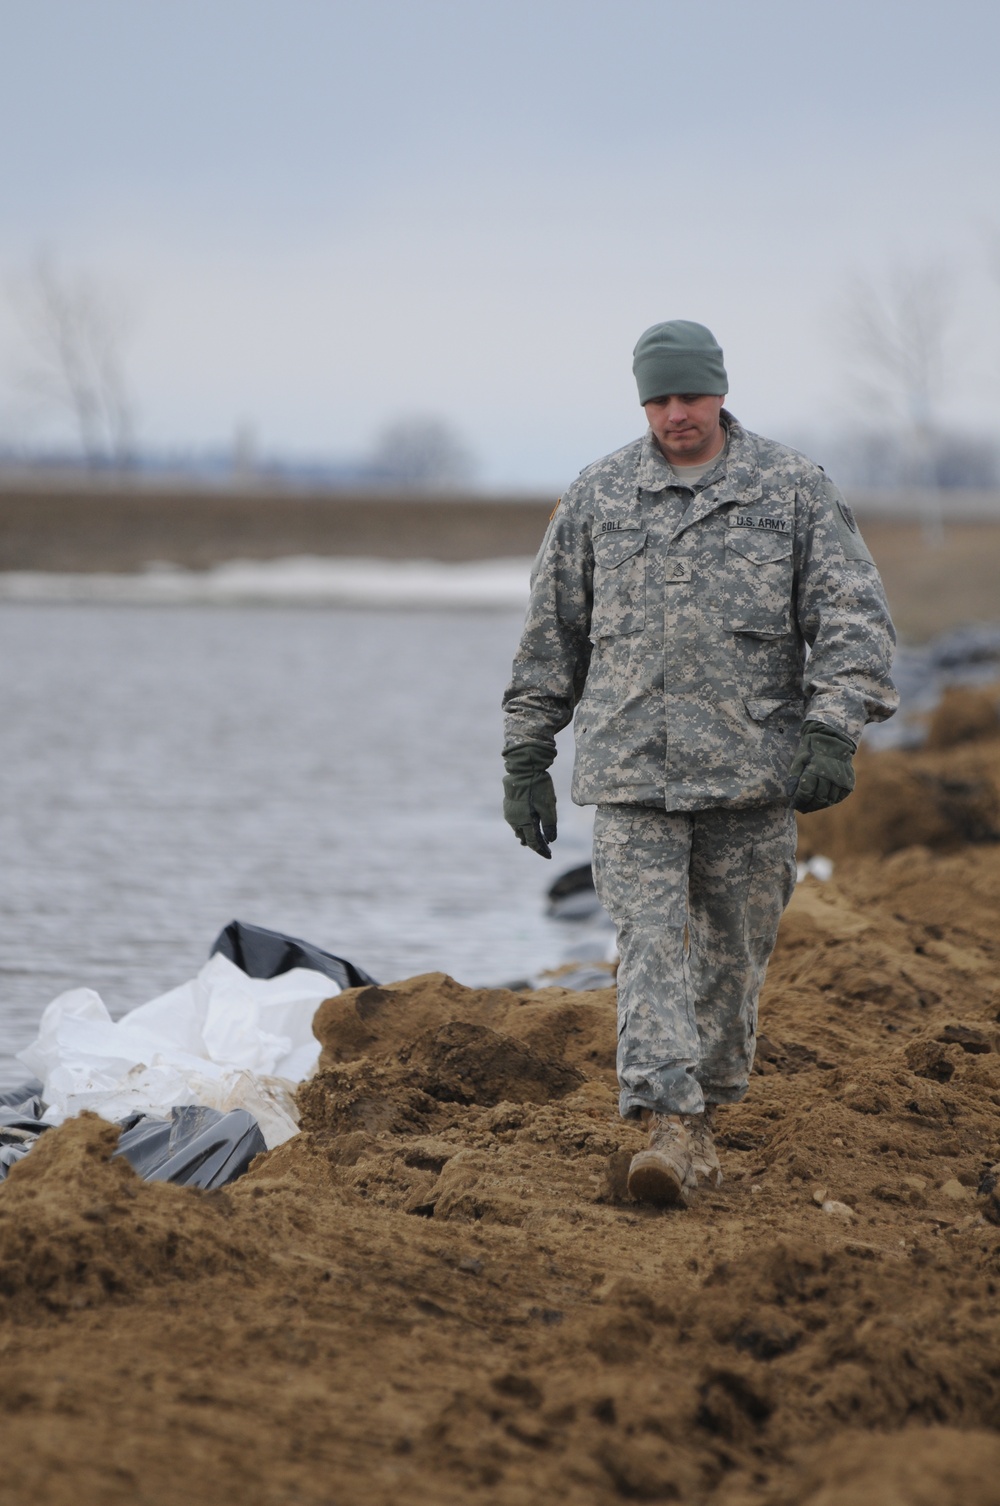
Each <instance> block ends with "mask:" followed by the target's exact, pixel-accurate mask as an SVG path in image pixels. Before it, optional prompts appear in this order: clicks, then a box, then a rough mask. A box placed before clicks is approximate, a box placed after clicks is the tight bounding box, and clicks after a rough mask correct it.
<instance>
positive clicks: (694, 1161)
mask: <svg viewBox="0 0 1000 1506" xmlns="http://www.w3.org/2000/svg"><path fill="white" fill-rule="evenodd" d="M684 1128H685V1129H686V1130H687V1134H688V1144H689V1146H690V1150H691V1155H690V1173H691V1178H692V1180H691V1181H690V1182H689V1183H688V1186H689V1187H691V1186H697V1185H698V1183H699V1182H706V1183H707V1184H708V1186H709V1187H718V1186H719V1184H720V1183H721V1181H722V1167H721V1166H720V1165H719V1153H718V1151H717V1150H716V1148H715V1140H714V1139H713V1137H712V1121H711V1118H710V1115H709V1111H708V1110H707V1109H706V1110H705V1112H704V1113H703V1114H685V1116H684Z"/></svg>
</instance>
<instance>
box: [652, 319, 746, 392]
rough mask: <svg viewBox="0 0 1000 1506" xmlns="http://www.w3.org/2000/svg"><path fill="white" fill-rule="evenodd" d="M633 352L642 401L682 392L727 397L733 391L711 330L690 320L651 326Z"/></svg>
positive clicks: (678, 320) (674, 320) (673, 320)
mask: <svg viewBox="0 0 1000 1506" xmlns="http://www.w3.org/2000/svg"><path fill="white" fill-rule="evenodd" d="M632 355H633V358H634V359H633V361H632V370H633V371H634V372H635V380H636V384H637V386H638V388H639V402H640V403H648V402H649V401H650V400H651V399H652V398H654V397H672V396H674V395H675V394H676V395H679V394H681V393H697V394H698V395H699V396H701V395H702V394H703V393H706V392H714V393H716V394H719V395H721V396H724V395H725V394H726V393H727V392H728V391H729V378H728V377H727V376H726V368H725V366H724V365H723V364H722V349H721V347H720V345H719V344H718V342H717V341H716V338H715V336H714V335H713V334H712V331H711V330H710V329H706V328H705V326H704V325H703V324H692V322H691V320H690V319H668V320H667V322H666V324H654V325H651V326H650V328H649V329H647V330H646V331H645V333H643V334H641V335H640V336H639V343H638V344H637V345H636V347H635V350H634V351H633V352H632Z"/></svg>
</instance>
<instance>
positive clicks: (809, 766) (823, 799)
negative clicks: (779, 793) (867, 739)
mask: <svg viewBox="0 0 1000 1506" xmlns="http://www.w3.org/2000/svg"><path fill="white" fill-rule="evenodd" d="M856 752H857V745H856V744H855V743H852V742H851V739H850V738H849V737H845V736H844V734H843V733H842V732H834V730H833V728H832V727H824V725H823V723H822V722H803V724H802V741H801V742H800V743H799V751H798V752H797V753H796V755H795V757H794V759H793V760H792V767H791V769H790V770H789V781H790V782H791V786H792V791H793V794H794V804H795V809H796V810H797V811H821V810H825V809H826V807H827V806H828V805H838V804H839V803H840V801H841V800H846V799H847V796H848V795H849V794H850V793H851V791H852V790H853V788H854V767H853V765H852V763H851V759H852V758H853V757H854V754H855V753H856Z"/></svg>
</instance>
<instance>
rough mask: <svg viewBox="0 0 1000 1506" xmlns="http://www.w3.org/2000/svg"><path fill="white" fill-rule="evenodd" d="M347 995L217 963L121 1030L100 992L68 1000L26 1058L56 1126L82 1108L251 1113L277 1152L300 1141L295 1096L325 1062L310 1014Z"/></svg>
mask: <svg viewBox="0 0 1000 1506" xmlns="http://www.w3.org/2000/svg"><path fill="white" fill-rule="evenodd" d="M339 992H340V989H339V988H338V987H337V984H336V983H334V982H333V980H332V979H330V978H327V977H325V976H324V975H323V974H322V973H317V972H313V971H312V970H311V969H308V968H293V969H292V970H291V971H290V972H287V973H281V974H279V976H278V977H276V978H248V977H247V975H246V973H244V972H242V971H241V969H240V968H238V967H237V966H236V965H235V963H232V962H230V961H229V959H228V958H227V957H223V956H221V955H218V954H217V955H215V956H213V957H212V958H210V960H209V961H208V962H207V963H206V964H205V966H204V967H203V968H202V970H201V972H200V973H199V974H198V976H197V977H196V978H192V979H191V980H190V982H188V983H183V984H181V986H180V987H179V988H173V989H171V990H170V992H169V993H165V994H162V995H161V996H160V997H159V998H158V999H153V1000H151V1001H150V1003H148V1004H142V1005H140V1006H139V1008H137V1009H133V1010H132V1011H131V1012H130V1013H129V1014H127V1015H125V1016H123V1018H122V1019H120V1020H112V1018H111V1016H110V1014H109V1013H108V1011H107V1009H106V1007H105V1005H104V1003H103V1001H102V999H101V997H100V995H99V994H97V993H95V992H94V990H93V989H90V988H74V989H71V990H70V991H69V992H68V993H64V994H60V995H59V997H58V998H57V999H53V1001H52V1003H51V1004H50V1005H49V1006H48V1008H47V1009H46V1010H45V1013H44V1014H43V1015H42V1020H41V1026H40V1028H39V1032H38V1038H37V1039H36V1040H35V1041H34V1042H33V1043H32V1044H31V1045H30V1046H28V1047H27V1048H26V1049H25V1050H24V1051H21V1052H19V1053H18V1059H19V1060H20V1061H22V1062H23V1063H24V1065H25V1066H26V1067H27V1068H28V1069H29V1071H31V1072H33V1073H34V1074H35V1075H36V1076H37V1077H39V1078H41V1080H42V1083H43V1084H44V1089H43V1093H42V1097H43V1099H44V1101H45V1103H46V1105H47V1108H46V1112H45V1118H46V1120H47V1121H48V1122H49V1123H50V1124H61V1123H62V1121H63V1120H64V1119H68V1118H70V1117H71V1116H72V1115H74V1114H79V1113H80V1112H81V1111H82V1110H84V1109H91V1110H93V1112H94V1113H97V1114H100V1115H101V1117H102V1118H104V1119H110V1120H118V1119H124V1118H125V1117H126V1116H127V1115H129V1114H134V1113H145V1114H153V1115H167V1114H169V1112H170V1110H171V1109H172V1108H174V1107H178V1106H180V1105H181V1104H189V1103H199V1104H205V1105H207V1107H209V1108H214V1109H220V1110H222V1111H223V1112H224V1113H225V1112H227V1111H228V1110H230V1109H235V1108H242V1109H247V1110H249V1112H250V1113H251V1114H253V1115H254V1117H255V1118H256V1120H257V1122H258V1124H259V1125H260V1128H261V1133H262V1134H263V1136H264V1140H265V1142H266V1144H267V1146H268V1149H269V1150H270V1149H273V1147H274V1146H276V1145H281V1144H283V1142H284V1141H285V1140H289V1139H290V1138H291V1137H292V1135H294V1134H296V1133H297V1124H296V1119H295V1110H294V1103H293V1099H292V1093H293V1089H294V1087H295V1084H296V1083H299V1082H302V1081H304V1080H305V1078H307V1077H309V1076H311V1075H312V1073H313V1072H314V1071H315V1069H316V1064H317V1062H318V1060H319V1053H320V1045H319V1041H317V1040H316V1038H315V1037H314V1035H313V1033H312V1020H313V1015H314V1014H315V1012H316V1010H317V1008H318V1007H319V1005H320V1004H321V1003H322V1002H323V1000H324V999H328V998H330V997H331V996H332V995H333V994H337V993H339Z"/></svg>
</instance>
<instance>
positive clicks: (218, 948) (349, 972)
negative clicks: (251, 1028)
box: [212, 920, 375, 988]
mask: <svg viewBox="0 0 1000 1506" xmlns="http://www.w3.org/2000/svg"><path fill="white" fill-rule="evenodd" d="M216 952H221V953H222V955H223V957H228V958H229V960H230V962H235V963H236V966H237V967H239V968H242V970H243V971H244V972H245V973H246V975H247V977H248V978H277V977H278V976H279V974H280V973H288V972H291V970H292V968H293V967H309V968H312V970H313V972H316V973H324V974H325V975H326V977H328V978H332V979H333V981H334V983H339V984H340V986H341V988H365V987H367V985H368V984H371V983H375V979H374V978H373V977H372V976H371V975H370V973H366V972H365V971H364V969H363V968H360V967H355V965H354V963H353V962H348V961H347V959H346V958H345V957H335V956H334V955H333V953H332V952H324V951H322V950H321V948H320V947H318V946H313V945H312V943H311V942H309V941H299V940H298V938H297V937H295V936H284V935H282V933H281V932H280V931H268V930H265V928H264V927H263V926H252V925H249V924H248V923H247V922H246V921H245V920H231V921H230V922H229V924H228V926H226V927H225V928H224V929H223V930H221V931H220V932H219V934H218V936H217V937H216V938H215V941H214V943H213V945H212V956H213V957H214V956H215V953H216Z"/></svg>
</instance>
